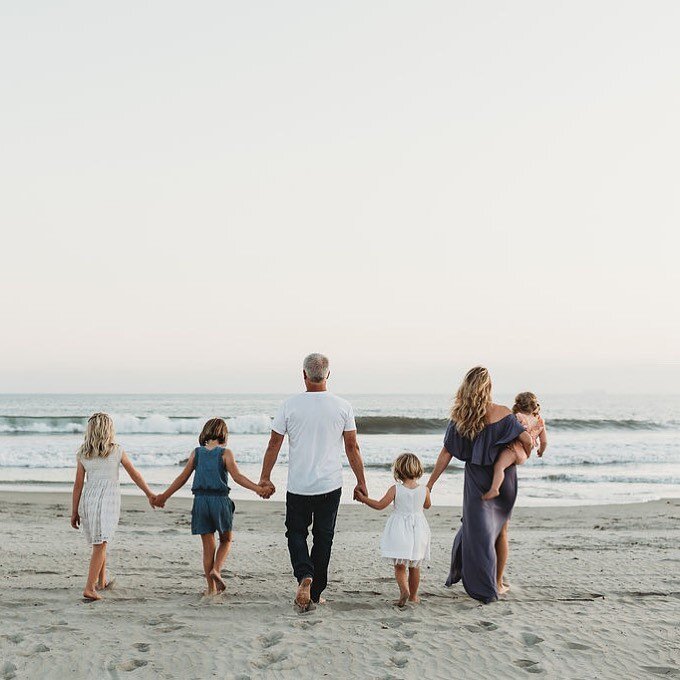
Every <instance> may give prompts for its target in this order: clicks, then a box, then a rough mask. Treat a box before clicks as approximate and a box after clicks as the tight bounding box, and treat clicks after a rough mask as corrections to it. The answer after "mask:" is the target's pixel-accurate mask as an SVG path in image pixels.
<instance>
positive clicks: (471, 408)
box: [450, 366, 491, 439]
mask: <svg viewBox="0 0 680 680" xmlns="http://www.w3.org/2000/svg"><path fill="white" fill-rule="evenodd" d="M490 403H491V376H490V375H489V371H487V370H486V368H484V367H483V366H475V367H474V368H471V369H470V370H469V371H468V372H467V373H466V374H465V377H464V378H463V382H462V383H461V385H460V387H459V388H458V392H457V393H456V399H455V401H454V402H453V407H452V408H451V415H450V417H451V420H452V421H453V423H454V425H455V426H456V429H457V430H458V432H459V433H460V434H461V435H462V436H463V437H466V438H467V439H474V438H475V437H476V436H477V435H478V434H479V433H480V432H481V431H482V430H483V429H484V426H485V425H486V411H487V409H488V407H489V404H490Z"/></svg>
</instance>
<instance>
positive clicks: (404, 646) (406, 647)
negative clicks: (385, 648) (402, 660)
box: [392, 640, 411, 652]
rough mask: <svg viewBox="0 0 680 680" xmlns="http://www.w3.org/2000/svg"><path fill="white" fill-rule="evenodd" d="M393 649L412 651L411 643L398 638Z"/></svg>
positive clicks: (396, 650)
mask: <svg viewBox="0 0 680 680" xmlns="http://www.w3.org/2000/svg"><path fill="white" fill-rule="evenodd" d="M392 649H393V650H394V651H395V652H410V651H411V645H409V644H408V643H407V642H404V641H403V640H397V641H396V642H395V643H394V644H393V645H392Z"/></svg>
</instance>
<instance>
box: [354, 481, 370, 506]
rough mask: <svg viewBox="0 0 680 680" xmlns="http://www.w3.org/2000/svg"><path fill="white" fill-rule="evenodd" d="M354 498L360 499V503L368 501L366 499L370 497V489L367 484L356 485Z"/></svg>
mask: <svg viewBox="0 0 680 680" xmlns="http://www.w3.org/2000/svg"><path fill="white" fill-rule="evenodd" d="M353 498H354V500H355V501H359V502H360V503H365V502H366V499H367V498H368V489H367V488H366V485H365V484H357V485H356V486H355V487H354V495H353Z"/></svg>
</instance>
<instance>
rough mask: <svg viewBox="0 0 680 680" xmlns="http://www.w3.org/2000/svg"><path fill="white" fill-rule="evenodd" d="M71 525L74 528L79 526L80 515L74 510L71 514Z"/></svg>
mask: <svg viewBox="0 0 680 680" xmlns="http://www.w3.org/2000/svg"><path fill="white" fill-rule="evenodd" d="M71 526H72V527H73V528H74V529H78V528H79V527H80V515H79V514H78V513H77V512H74V513H73V514H72V515H71Z"/></svg>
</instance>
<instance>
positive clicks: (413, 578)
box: [408, 567, 420, 604]
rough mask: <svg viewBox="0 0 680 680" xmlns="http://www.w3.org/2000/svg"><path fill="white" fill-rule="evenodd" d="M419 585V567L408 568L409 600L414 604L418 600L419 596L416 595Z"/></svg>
mask: <svg viewBox="0 0 680 680" xmlns="http://www.w3.org/2000/svg"><path fill="white" fill-rule="evenodd" d="M419 587H420V567H411V568H410V569H409V570H408V590H409V596H408V600H409V602H413V603H414V604H418V603H419V602H420V598H419V597H418V588H419Z"/></svg>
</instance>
